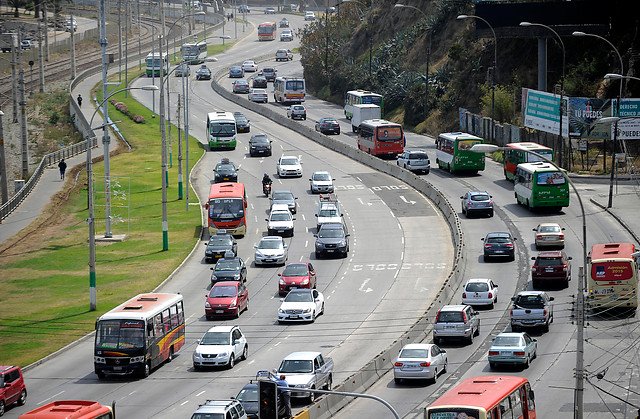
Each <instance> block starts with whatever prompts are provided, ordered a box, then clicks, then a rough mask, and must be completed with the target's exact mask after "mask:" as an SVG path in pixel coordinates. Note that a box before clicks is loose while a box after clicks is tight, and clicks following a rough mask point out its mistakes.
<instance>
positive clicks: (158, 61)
mask: <svg viewBox="0 0 640 419" xmlns="http://www.w3.org/2000/svg"><path fill="white" fill-rule="evenodd" d="M145 63H146V65H147V70H146V74H147V77H153V76H160V68H161V66H164V74H165V75H167V74H169V57H167V56H166V55H165V54H162V53H159V52H155V53H153V52H151V53H149V55H147V58H146V60H145Z"/></svg>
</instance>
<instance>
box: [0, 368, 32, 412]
mask: <svg viewBox="0 0 640 419" xmlns="http://www.w3.org/2000/svg"><path fill="white" fill-rule="evenodd" d="M26 401H27V388H26V387H25V385H24V377H23V376H22V370H21V369H20V367H10V366H2V365H0V416H2V415H4V413H5V411H6V410H7V408H8V407H9V406H11V405H12V404H14V403H15V404H17V405H18V406H22V405H23V404H24V403H25V402H26Z"/></svg>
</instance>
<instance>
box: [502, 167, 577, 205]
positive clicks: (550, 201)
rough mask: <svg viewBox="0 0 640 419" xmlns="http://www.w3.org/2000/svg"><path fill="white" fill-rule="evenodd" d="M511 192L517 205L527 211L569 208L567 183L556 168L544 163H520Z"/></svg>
mask: <svg viewBox="0 0 640 419" xmlns="http://www.w3.org/2000/svg"><path fill="white" fill-rule="evenodd" d="M513 190H514V192H515V196H516V201H518V204H522V205H524V206H526V207H527V208H529V209H533V208H550V209H555V210H557V211H560V210H561V209H562V207H568V206H569V183H568V182H567V180H566V179H565V177H564V175H563V174H562V172H560V171H559V170H558V168H556V167H555V166H554V165H552V164H549V163H546V162H536V163H520V164H519V165H518V167H517V168H516V178H515V185H514V186H513Z"/></svg>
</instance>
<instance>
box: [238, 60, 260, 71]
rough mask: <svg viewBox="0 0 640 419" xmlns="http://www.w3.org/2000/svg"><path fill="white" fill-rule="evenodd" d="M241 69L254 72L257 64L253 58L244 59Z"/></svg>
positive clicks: (256, 69)
mask: <svg viewBox="0 0 640 419" xmlns="http://www.w3.org/2000/svg"><path fill="white" fill-rule="evenodd" d="M242 69H243V70H244V71H246V72H251V73H253V72H255V71H258V64H256V62H255V61H253V60H246V61H245V62H243V63H242Z"/></svg>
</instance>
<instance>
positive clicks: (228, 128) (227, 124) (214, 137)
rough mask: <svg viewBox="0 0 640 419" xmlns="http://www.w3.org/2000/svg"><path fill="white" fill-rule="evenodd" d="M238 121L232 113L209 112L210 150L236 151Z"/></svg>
mask: <svg viewBox="0 0 640 419" xmlns="http://www.w3.org/2000/svg"><path fill="white" fill-rule="evenodd" d="M237 132H238V130H237V128H236V119H235V118H234V117H233V114H232V113H231V112H209V113H208V114H207V133H208V137H209V138H208V142H209V149H210V150H214V149H217V148H226V149H231V150H235V149H236V133H237Z"/></svg>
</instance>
